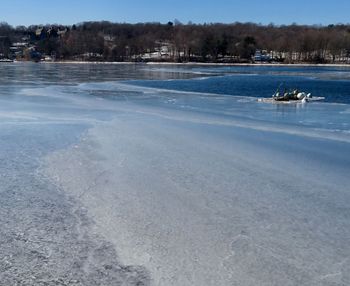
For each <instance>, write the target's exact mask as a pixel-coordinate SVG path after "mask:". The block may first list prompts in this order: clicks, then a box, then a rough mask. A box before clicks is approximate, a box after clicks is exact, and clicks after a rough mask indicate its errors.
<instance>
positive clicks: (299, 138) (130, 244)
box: [0, 67, 350, 286]
mask: <svg viewBox="0 0 350 286" xmlns="http://www.w3.org/2000/svg"><path fill="white" fill-rule="evenodd" d="M22 69H23V67H22ZM118 69H119V68H118ZM128 69H130V67H129V68H128ZM110 74H112V69H111V70H110V71H109V72H108V75H110ZM135 74H139V75H140V74H143V73H142V72H139V71H137V72H136V73H135ZM135 74H128V73H127V72H126V73H125V74H124V75H123V78H126V77H129V78H132V77H133V76H135ZM167 74H169V71H167ZM176 76H180V75H179V74H178V73H177V75H176ZM135 77H136V76H135ZM83 79H84V76H82V77H81V79H80V80H79V79H76V80H75V81H76V83H79V84H76V83H75V82H74V81H73V80H72V81H73V82H72V83H70V84H69V85H64V86H62V85H59V84H58V83H57V82H56V83H55V84H50V85H49V86H41V85H39V86H35V85H34V86H27V84H26V85H25V86H23V87H22V88H21V89H20V90H19V89H18V90H15V91H12V92H9V93H8V94H4V95H2V96H1V97H0V103H1V104H0V118H1V125H0V126H1V129H0V135H1V140H2V141H1V152H0V154H1V158H2V162H4V163H3V164H2V167H1V170H2V173H1V176H2V182H3V183H2V186H1V191H2V198H3V199H2V200H1V211H2V213H1V219H2V221H1V224H2V225H5V227H4V228H2V230H1V238H2V239H3V243H2V244H1V245H0V249H1V253H2V257H1V259H2V260H1V262H0V266H1V267H2V268H1V269H2V270H3V271H2V272H1V274H0V278H2V279H0V280H1V281H6V282H8V281H9V282H8V283H10V282H11V281H13V280H11V279H18V281H21V282H22V283H23V281H27V284H29V285H40V284H39V283H38V281H39V282H40V283H42V284H43V285H45V284H44V283H46V282H47V281H49V282H50V281H51V282H50V283H51V284H52V285H55V284H54V283H56V282H55V281H59V280H58V279H63V281H64V282H65V283H68V285H74V284H73V282H74V281H73V280H74V279H76V281H78V282H76V283H81V284H82V285H94V284H93V283H100V284H103V285H115V284H116V285H118V283H119V284H121V283H125V284H131V285H135V284H136V283H140V282H142V283H144V284H147V283H151V284H152V285H248V286H249V285H308V286H309V285H315V286H316V285H344V286H345V285H349V283H350V276H349V273H350V248H349V247H348V245H349V243H350V208H349V203H350V192H349V183H350V178H349V176H348V174H349V172H350V156H349V154H350V133H349V124H350V119H349V115H348V110H349V107H348V105H346V104H332V103H310V104H307V105H298V104H293V105H287V106H276V105H270V104H264V103H259V102H257V101H256V100H255V99H254V98H250V97H232V96H227V95H219V94H208V93H193V92H182V91H176V92H174V91H171V90H163V89H156V88H146V87H142V86H133V85H130V84H126V83H120V82H115V81H111V80H109V81H108V82H100V81H102V79H101V78H99V79H100V80H97V81H96V82H88V81H84V80H83ZM51 80H52V79H51ZM106 80H108V78H107V79H106ZM43 81H45V78H44V80H43ZM52 82H54V80H52ZM80 82H81V83H80ZM198 82H199V83H198V84H200V81H198ZM28 89H30V90H28ZM24 94H25V95H24ZM38 95H39V96H38ZM14 110H16V112H14ZM57 244H58V245H59V246H60V247H57V246H56V245H57ZM15 249H18V250H19V251H15ZM35 251H36V252H35ZM8 263H10V264H8ZM24 265H25V266H24ZM54 265H55V266H56V267H53V266H54ZM123 265H136V266H133V267H125V266H123ZM70 266H72V267H70ZM8 267H10V268H8ZM40 269H43V270H40ZM33 273H34V274H33ZM101 273H102V274H101ZM99 275H101V276H99ZM31 276H35V277H34V278H33V277H31ZM16 277H17V278H16ZM149 277H150V278H149ZM49 278H50V279H51V280H49ZM5 279H7V280H5ZM21 279H22V280H21ZM39 279H41V280H39ZM45 279H46V280H45ZM55 279H56V280H55ZM64 279H65V280H64ZM84 279H85V280H84ZM103 279H105V280H103ZM108 279H109V280H108ZM148 279H151V281H150V282H149V280H148ZM45 281H46V282H45ZM69 281H70V282H69ZM72 281H73V282H72ZM97 281H98V282H97ZM49 282H47V283H49ZM8 283H7V284H8ZM57 283H58V282H57ZM69 283H71V284H69ZM89 283H90V284H89ZM0 284H1V283H0ZM49 285H50V284H49ZM78 285H80V284H78Z"/></svg>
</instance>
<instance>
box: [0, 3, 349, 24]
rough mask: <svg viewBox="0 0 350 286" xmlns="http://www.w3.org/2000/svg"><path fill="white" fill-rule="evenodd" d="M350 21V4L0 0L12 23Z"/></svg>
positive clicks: (4, 17) (3, 18)
mask: <svg viewBox="0 0 350 286" xmlns="http://www.w3.org/2000/svg"><path fill="white" fill-rule="evenodd" d="M174 19H178V20H179V21H181V22H183V23H187V22H189V21H192V22H194V23H212V22H221V23H233V22H236V21H239V22H255V23H262V24H269V23H274V24H278V25H280V24H291V23H293V22H295V23H298V24H323V25H328V24H336V23H350V0H288V1H286V0H265V1H262V0H56V1H50V0H45V1H44V0H0V22H8V23H9V24H11V25H14V26H17V25H30V24H47V23H59V24H74V23H79V22H83V21H91V20H98V21H100V20H107V21H112V22H128V23H136V22H161V23H166V22H168V21H174Z"/></svg>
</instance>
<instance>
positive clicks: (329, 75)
mask: <svg viewBox="0 0 350 286" xmlns="http://www.w3.org/2000/svg"><path fill="white" fill-rule="evenodd" d="M163 71H166V69H163ZM187 72H193V74H195V75H196V76H198V75H200V74H202V76H203V77H199V78H193V79H176V80H169V81H164V80H147V81H145V80H139V81H132V83H133V84H137V85H142V86H147V87H154V88H162V89H172V90H180V91H192V92H203V93H215V94H227V95H237V96H249V97H271V95H272V94H273V93H274V91H275V90H276V89H277V87H278V86H279V85H281V84H282V85H283V86H284V87H286V88H293V89H294V88H298V89H300V90H303V91H306V92H311V93H312V94H313V95H314V96H317V97H324V101H326V102H337V103H350V68H337V67H332V68H329V67H217V68H208V67H202V68H200V67H196V68H187Z"/></svg>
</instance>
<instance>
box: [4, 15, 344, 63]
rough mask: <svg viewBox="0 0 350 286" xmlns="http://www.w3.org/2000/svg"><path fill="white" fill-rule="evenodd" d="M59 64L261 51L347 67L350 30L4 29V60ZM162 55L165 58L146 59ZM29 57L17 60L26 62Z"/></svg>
mask: <svg viewBox="0 0 350 286" xmlns="http://www.w3.org/2000/svg"><path fill="white" fill-rule="evenodd" d="M23 41H24V42H25V43H26V44H27V46H26V47H27V48H28V47H31V48H32V49H35V50H36V51H37V52H38V53H40V54H41V55H49V56H53V57H54V58H55V59H57V60H79V59H80V60H81V59H86V60H100V61H145V60H164V61H174V62H188V61H197V62H250V61H252V60H253V59H254V57H253V56H254V54H255V53H256V51H257V50H259V51H263V52H265V53H268V54H269V56H270V57H269V59H270V60H273V61H280V62H285V63H293V62H310V63H325V62H349V60H350V59H349V58H350V25H343V24H338V25H329V26H305V25H296V24H292V25H282V26H276V25H273V24H271V25H259V24H254V23H233V24H219V23H213V24H192V23H188V24H181V23H180V22H178V21H175V22H174V23H173V22H168V23H166V24H161V23H139V24H127V23H111V22H106V21H101V22H84V23H79V24H76V25H73V26H62V25H45V26H36V25H33V26H29V27H25V26H18V27H12V26H10V25H8V24H6V23H0V55H2V56H3V57H8V56H10V55H11V52H12V51H13V50H14V49H13V48H12V49H11V47H12V45H14V44H15V43H18V42H23ZM155 52H158V53H159V54H161V55H162V56H159V57H154V58H153V59H152V58H151V57H149V58H147V57H145V55H147V54H152V53H155ZM25 56H26V54H25V52H24V53H23V54H19V57H22V58H25Z"/></svg>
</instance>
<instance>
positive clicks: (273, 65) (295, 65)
mask: <svg viewBox="0 0 350 286" xmlns="http://www.w3.org/2000/svg"><path fill="white" fill-rule="evenodd" d="M4 63H5V62H4ZM6 63H13V64H17V63H33V62H32V61H14V62H6ZM38 63H40V64H101V65H132V64H135V65H173V66H182V65H183V66H192V65H193V66H242V67H244V66H247V67H254V66H259V67H260V66H267V67H348V68H350V63H348V64H312V63H311V64H308V63H296V64H280V63H199V62H185V63H175V62H108V61H106V62H96V61H91V62H90V61H41V62H38Z"/></svg>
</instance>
